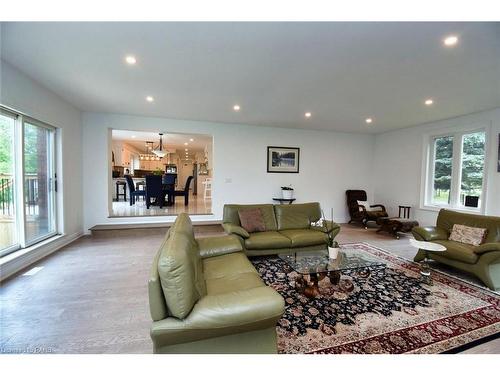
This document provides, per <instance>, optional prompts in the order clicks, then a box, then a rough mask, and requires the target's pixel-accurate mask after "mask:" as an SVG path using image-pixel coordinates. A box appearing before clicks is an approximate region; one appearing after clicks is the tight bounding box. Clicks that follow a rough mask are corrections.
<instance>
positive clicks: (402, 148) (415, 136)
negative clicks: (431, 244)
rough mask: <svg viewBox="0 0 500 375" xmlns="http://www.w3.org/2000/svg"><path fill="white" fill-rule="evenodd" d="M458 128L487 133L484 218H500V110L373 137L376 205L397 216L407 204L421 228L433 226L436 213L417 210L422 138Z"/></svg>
mask: <svg viewBox="0 0 500 375" xmlns="http://www.w3.org/2000/svg"><path fill="white" fill-rule="evenodd" d="M458 126H460V127H461V126H487V127H488V128H489V129H490V132H489V134H488V138H489V152H488V155H487V163H488V167H487V168H488V169H487V173H486V178H487V196H486V205H485V214H487V215H496V216H500V173H499V172H497V158H498V134H499V133H500V108H498V109H494V110H490V111H484V112H479V113H474V114H470V115H466V116H461V117H457V118H452V119H447V120H443V121H437V122H433V123H429V124H425V125H419V126H415V127H411V128H407V129H401V130H394V131H391V132H387V133H382V134H378V135H376V137H375V154H374V173H375V186H374V189H375V192H374V195H375V201H377V202H381V203H384V204H386V205H387V208H388V210H389V214H391V215H396V214H397V209H398V205H399V204H409V205H411V206H413V208H412V216H413V217H415V218H416V219H417V220H419V221H420V223H421V224H424V225H429V224H435V222H436V217H437V212H436V211H428V210H421V209H419V206H420V187H421V174H422V158H423V157H424V155H423V142H424V135H425V134H426V133H429V132H434V131H435V130H439V129H446V128H453V127H458Z"/></svg>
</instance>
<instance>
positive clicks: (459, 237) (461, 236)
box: [449, 224, 487, 246]
mask: <svg viewBox="0 0 500 375" xmlns="http://www.w3.org/2000/svg"><path fill="white" fill-rule="evenodd" d="M486 232H487V229H485V228H474V227H469V226H467V225H461V224H453V229H452V230H451V234H450V238H449V240H450V241H457V242H461V243H465V244H469V245H474V246H479V245H481V244H482V243H483V241H484V237H486Z"/></svg>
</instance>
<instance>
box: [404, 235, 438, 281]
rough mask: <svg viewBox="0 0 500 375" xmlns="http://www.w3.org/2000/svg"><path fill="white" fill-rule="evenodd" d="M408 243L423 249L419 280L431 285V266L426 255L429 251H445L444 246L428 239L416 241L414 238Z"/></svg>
mask: <svg viewBox="0 0 500 375" xmlns="http://www.w3.org/2000/svg"><path fill="white" fill-rule="evenodd" d="M410 245H412V246H413V247H416V248H417V249H420V250H424V252H425V258H424V260H423V262H422V269H421V270H420V280H421V281H422V282H424V283H425V284H427V285H432V277H431V267H430V266H429V256H428V255H429V251H432V252H436V253H439V252H442V251H446V247H444V246H443V245H440V244H438V243H434V242H429V241H417V240H414V239H411V240H410Z"/></svg>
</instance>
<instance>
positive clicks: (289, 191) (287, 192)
mask: <svg viewBox="0 0 500 375" xmlns="http://www.w3.org/2000/svg"><path fill="white" fill-rule="evenodd" d="M281 196H282V197H283V199H292V198H293V188H292V185H288V186H282V187H281Z"/></svg>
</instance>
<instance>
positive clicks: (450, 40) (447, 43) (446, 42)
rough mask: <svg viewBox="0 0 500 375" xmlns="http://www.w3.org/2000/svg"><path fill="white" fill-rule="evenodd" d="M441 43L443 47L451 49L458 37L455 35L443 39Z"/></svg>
mask: <svg viewBox="0 0 500 375" xmlns="http://www.w3.org/2000/svg"><path fill="white" fill-rule="evenodd" d="M443 43H444V45H445V46H448V47H451V46H454V45H455V44H457V43H458V37H457V36H455V35H450V36H447V37H446V38H444V40H443Z"/></svg>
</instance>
